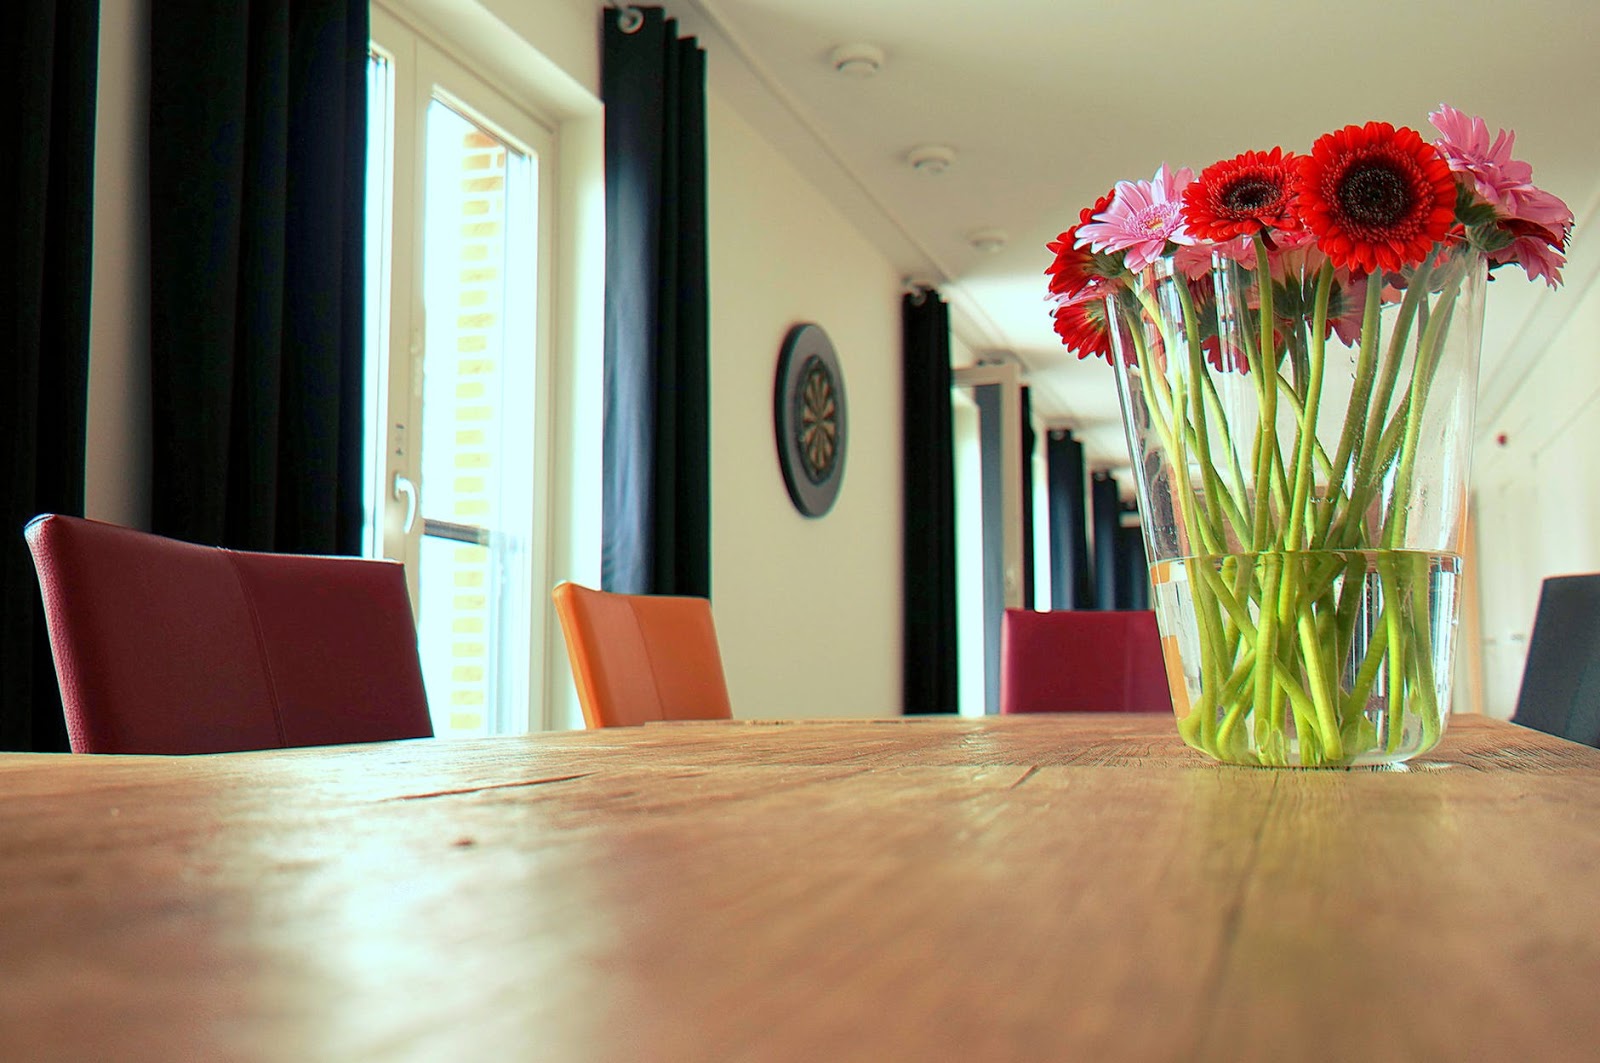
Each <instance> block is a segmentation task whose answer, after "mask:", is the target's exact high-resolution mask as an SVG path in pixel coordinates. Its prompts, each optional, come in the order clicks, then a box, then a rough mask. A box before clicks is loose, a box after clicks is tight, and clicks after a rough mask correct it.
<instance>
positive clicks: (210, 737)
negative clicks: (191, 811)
mask: <svg viewBox="0 0 1600 1063" xmlns="http://www.w3.org/2000/svg"><path fill="white" fill-rule="evenodd" d="M25 535H26V538H27V541H28V547H29V549H31V550H32V551H33V560H34V567H35V569H36V571H37V572H38V576H39V586H40V590H41V591H42V592H43V594H44V608H45V620H46V623H47V625H48V627H49V632H50V650H51V653H52V654H53V655H54V657H55V663H56V676H57V678H58V680H59V681H60V684H61V700H62V704H63V707H64V708H65V710H66V718H67V735H68V739H69V741H70V742H71V745H72V750H73V752H75V753H224V752H231V751H234V750H242V749H274V748H281V747H287V746H319V745H335V744H342V743H346V742H376V741H384V740H388V739H398V738H427V737H430V736H432V734H433V724H432V722H431V720H430V718H429V716H428V699H427V695H426V694H425V693H424V691H423V686H422V665H421V661H420V659H419V658H418V655H417V633H416V628H415V627H414V626H413V624H412V618H411V603H410V600H409V599H408V598H407V596H406V581H405V570H404V569H403V568H402V567H401V565H400V564H399V563H398V562H395V561H369V560H366V559H363V558H358V557H310V556H298V555H290V554H267V553H251V552H246V551H240V550H224V549H220V548H218V547H214V546H196V545H194V544H193V543H185V542H179V541H178V540H176V539H168V538H164V537H162V536H159V535H150V534H147V533H145V532H139V531H134V530H133V529H131V528H122V527H118V526H117V525H115V524H105V523H102V522H100V521H94V520H84V519H82V518H78V517H64V516H56V515H45V516H40V517H35V518H34V519H33V520H32V521H30V522H29V524H28V526H27V529H26V532H25Z"/></svg>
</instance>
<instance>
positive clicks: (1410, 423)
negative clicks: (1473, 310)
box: [1385, 280, 1461, 550]
mask: <svg viewBox="0 0 1600 1063" xmlns="http://www.w3.org/2000/svg"><path fill="white" fill-rule="evenodd" d="M1460 294H1461V282H1460V280H1457V281H1455V282H1454V283H1452V284H1451V285H1450V287H1449V288H1447V289H1446V290H1445V291H1444V292H1442V293H1441V294H1440V296H1439V299H1438V301H1437V302H1436V303H1435V304H1434V307H1433V313H1432V315H1431V316H1430V317H1429V319H1428V324H1427V326H1426V327H1425V328H1424V329H1423V332H1422V344H1421V347H1420V348H1419V349H1418V351H1417V364H1416V369H1415V370H1414V371H1413V372H1412V374H1411V393H1410V394H1409V395H1408V396H1407V400H1408V402H1407V410H1406V435H1405V441H1404V442H1403V443H1401V444H1400V469H1399V472H1398V473H1397V474H1396V476H1395V484H1394V497H1395V498H1396V499H1400V500H1403V499H1405V498H1406V496H1407V495H1409V494H1410V493H1411V478H1412V475H1413V474H1414V472H1415V470H1416V466H1417V436H1418V434H1419V433H1420V432H1421V431H1422V411H1423V409H1424V408H1425V407H1426V406H1427V403H1428V391H1429V390H1430V389H1431V388H1432V387H1433V376H1434V371H1435V370H1437V369H1438V368H1439V356H1440V354H1441V352H1442V350H1443V346H1444V337H1445V335H1446V334H1448V333H1449V331H1450V319H1451V318H1452V317H1453V316H1454V311H1455V305H1456V297H1457V296H1458V295H1460ZM1405 538H1406V507H1405V505H1404V504H1403V502H1402V503H1398V504H1396V505H1395V507H1394V511H1393V513H1391V514H1390V518H1389V529H1388V535H1387V536H1386V537H1385V541H1386V542H1387V543H1388V545H1389V548H1390V549H1391V550H1398V549H1400V548H1401V547H1402V546H1404V545H1405Z"/></svg>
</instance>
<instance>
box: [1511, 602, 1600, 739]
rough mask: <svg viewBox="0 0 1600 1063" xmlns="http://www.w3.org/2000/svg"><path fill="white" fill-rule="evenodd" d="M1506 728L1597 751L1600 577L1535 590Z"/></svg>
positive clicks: (1599, 718) (1599, 715)
mask: <svg viewBox="0 0 1600 1063" xmlns="http://www.w3.org/2000/svg"><path fill="white" fill-rule="evenodd" d="M1511 722H1512V723H1520V724H1522V725H1523V726H1525V727H1532V728H1535V729H1536V730H1540V731H1544V732H1545V733H1546V734H1553V735H1559V736H1560V737H1562V738H1570V739H1572V740H1573V741H1574V742H1583V743H1585V744H1586V745H1591V746H1600V573H1597V574H1589V575H1581V576H1552V577H1550V578H1549V579H1547V580H1545V581H1544V583H1543V585H1542V586H1541V587H1540V588H1539V610H1538V612H1537V613H1535V614H1534V618H1533V633H1532V635H1531V636H1530V637H1529V639H1528V659H1527V663H1526V664H1524V665H1523V668H1522V688H1521V690H1520V691H1518V693H1517V710H1516V712H1515V713H1514V714H1513V715H1512V717H1511Z"/></svg>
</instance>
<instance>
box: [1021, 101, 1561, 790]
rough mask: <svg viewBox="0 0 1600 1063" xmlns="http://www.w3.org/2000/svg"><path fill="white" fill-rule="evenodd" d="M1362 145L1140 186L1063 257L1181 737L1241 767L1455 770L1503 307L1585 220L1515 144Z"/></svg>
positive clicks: (1110, 197) (1481, 130)
mask: <svg viewBox="0 0 1600 1063" xmlns="http://www.w3.org/2000/svg"><path fill="white" fill-rule="evenodd" d="M1429 120H1430V122H1431V123H1432V124H1433V126H1434V128H1435V129H1436V130H1437V131H1438V137H1437V138H1436V139H1434V140H1433V141H1432V142H1429V141H1427V140H1425V139H1424V138H1423V137H1422V135H1421V134H1419V133H1418V132H1417V131H1415V130H1412V129H1407V128H1403V127H1401V128H1396V127H1394V126H1392V125H1390V124H1388V123H1386V122H1368V123H1366V124H1365V125H1350V126H1346V127H1344V128H1343V129H1340V130H1337V131H1335V132H1332V133H1328V134H1327V135H1325V136H1323V137H1321V138H1320V139H1318V140H1317V141H1316V142H1315V143H1314V144H1313V145H1312V146H1311V150H1310V152H1309V153H1307V154H1304V155H1296V154H1293V153H1291V152H1286V151H1284V150H1282V149H1281V148H1276V147H1275V148H1273V149H1272V150H1270V151H1248V152H1245V153H1244V154H1242V155H1239V156H1238V157H1236V158H1233V159H1228V160H1225V161H1222V162H1218V163H1216V164H1215V165H1212V166H1209V167H1207V168H1205V169H1204V170H1202V171H1201V173H1200V175H1199V177H1198V178H1196V177H1195V176H1194V174H1193V172H1192V171H1190V170H1188V169H1180V170H1177V171H1176V172H1174V171H1171V170H1169V169H1168V168H1167V167H1166V166H1165V165H1163V166H1162V167H1160V168H1159V169H1158V170H1157V171H1156V173H1155V176H1154V177H1153V178H1152V179H1151V180H1149V181H1131V182H1130V181H1123V182H1120V183H1118V184H1117V186H1116V187H1115V188H1114V189H1113V190H1112V191H1111V192H1109V193H1107V194H1106V195H1105V196H1103V197H1101V199H1100V200H1099V201H1097V202H1096V203H1095V204H1094V206H1092V207H1090V208H1088V209H1086V210H1084V211H1083V212H1082V214H1081V215H1080V219H1079V224H1077V225H1075V226H1073V227H1072V228H1071V229H1068V230H1067V231H1066V232H1064V233H1062V234H1061V236H1060V238H1059V239H1058V240H1057V241H1055V242H1054V243H1052V244H1050V250H1051V251H1053V252H1054V254H1055V259H1054V261H1053V263H1052V264H1051V265H1050V267H1049V268H1048V269H1047V270H1046V273H1047V274H1048V276H1049V289H1050V294H1049V298H1050V299H1051V301H1052V303H1053V305H1054V309H1053V314H1054V319H1055V328H1056V332H1057V334H1058V335H1059V336H1060V337H1061V339H1062V341H1063V342H1064V343H1065V344H1066V345H1067V346H1068V347H1069V348H1071V349H1073V350H1075V351H1076V352H1077V353H1078V355H1079V357H1080V358H1081V357H1085V356H1088V355H1091V354H1093V355H1098V356H1100V357H1104V358H1106V359H1107V360H1108V361H1110V362H1111V364H1112V365H1113V367H1114V368H1115V371H1116V373H1117V381H1118V391H1119V395H1120V398H1121V403H1122V410H1123V419H1124V425H1125V428H1126V430H1127V436H1128V446H1129V451H1130V453H1131V456H1132V458H1133V464H1134V474H1135V479H1136V483H1137V487H1138V491H1139V497H1140V510H1141V515H1142V520H1143V526H1144V535H1145V542H1146V546H1147V549H1148V553H1149V558H1150V562H1151V565H1150V574H1151V585H1152V592H1153V600H1154V603H1155V607H1156V611H1157V614H1158V617H1159V619H1160V622H1161V630H1162V644H1163V651H1164V653H1165V655H1166V657H1167V671H1168V676H1169V681H1170V686H1171V687H1172V695H1173V704H1174V708H1175V709H1176V712H1177V714H1178V717H1179V730H1180V732H1181V733H1182V735H1183V737H1184V739H1185V741H1187V742H1188V743H1189V744H1190V745H1192V746H1194V747H1195V748H1197V749H1200V750H1202V751H1204V752H1205V753H1208V754H1210V755H1211V756H1213V757H1216V758H1217V759H1219V760H1222V761H1227V762H1231V763H1245V764H1265V765H1299V766H1337V765H1349V764H1361V763H1384V762H1394V761H1401V760H1405V759H1407V758H1409V757H1412V756H1415V755H1416V754H1417V753H1420V752H1422V751H1424V750H1426V749H1429V748H1431V747H1432V746H1433V745H1434V744H1435V743H1436V742H1437V741H1438V739H1439V736H1440V734H1441V732H1442V730H1443V728H1444V724H1445V715H1446V713H1447V712H1448V709H1449V697H1450V679H1451V672H1452V662H1453V659H1454V643H1455V622H1456V612H1457V603H1458V598H1457V582H1458V579H1459V575H1460V546H1461V535H1462V518H1463V515H1464V510H1465V508H1466V499H1467V487H1466V485H1467V480H1466V472H1467V465H1468V463H1469V460H1470V437H1471V431H1472V410H1473V401H1474V398H1475V392H1476V382H1477V360H1478V347H1479V342H1480V337H1481V331H1482V315H1483V299H1484V294H1485V287H1486V282H1487V281H1488V280H1489V279H1490V277H1491V275H1492V274H1493V273H1494V272H1495V271H1497V270H1498V269H1500V268H1501V267H1504V266H1520V267H1521V268H1522V269H1523V270H1525V271H1526V273H1527V275H1528V276H1529V277H1530V278H1543V279H1544V280H1545V282H1546V283H1548V284H1549V285H1551V286H1552V287H1555V286H1556V285H1558V284H1559V283H1560V280H1561V272H1560V271H1561V267H1562V265H1563V264H1564V262H1565V259H1564V257H1563V253H1564V251H1565V249H1566V244H1567V239H1568V236H1569V234H1570V231H1571V226H1572V213H1571V211H1570V210H1568V209H1567V207H1566V205H1565V204H1564V203H1563V202H1562V201H1561V200H1560V199H1558V198H1557V197H1555V196H1554V195H1551V194H1550V193H1549V192H1546V191H1543V190H1541V189H1539V188H1537V187H1535V186H1534V185H1533V183H1532V172H1531V169H1530V167H1529V166H1528V165H1527V164H1526V163H1523V162H1519V161H1517V160H1515V159H1513V158H1512V155H1511V152H1512V145H1513V136H1512V134H1510V133H1507V132H1505V131H1501V132H1499V133H1498V135H1496V136H1494V137H1493V138H1492V139H1491V137H1490V135H1489V131H1488V127H1487V126H1486V125H1485V123H1484V122H1483V120H1482V119H1478V118H1469V117H1467V116H1466V115H1463V114H1462V113H1461V112H1459V111H1457V110H1455V109H1454V108H1451V107H1441V108H1440V109H1439V110H1438V111H1436V112H1434V113H1433V114H1432V115H1430V116H1429Z"/></svg>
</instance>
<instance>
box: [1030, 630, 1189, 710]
mask: <svg viewBox="0 0 1600 1063" xmlns="http://www.w3.org/2000/svg"><path fill="white" fill-rule="evenodd" d="M1000 711H1001V712H1002V713H1014V712H1075V711H1077V712H1083V711H1089V712H1171V711H1172V694H1171V692H1170V691H1169V690H1168V689H1167V672H1166V662H1165V661H1164V660H1163V658H1162V655H1161V634H1160V631H1159V629H1158V628H1157V627H1156V614H1155V613H1154V612H1153V611H1151V610H1144V609H1141V610H1116V611H1109V610H1108V611H1096V610H1088V609H1062V610H1056V611H1054V612H1048V613H1040V612H1034V611H1033V610H1031V609H1007V610H1006V612H1005V618H1004V620H1003V622H1002V623H1001V627H1000Z"/></svg>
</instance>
